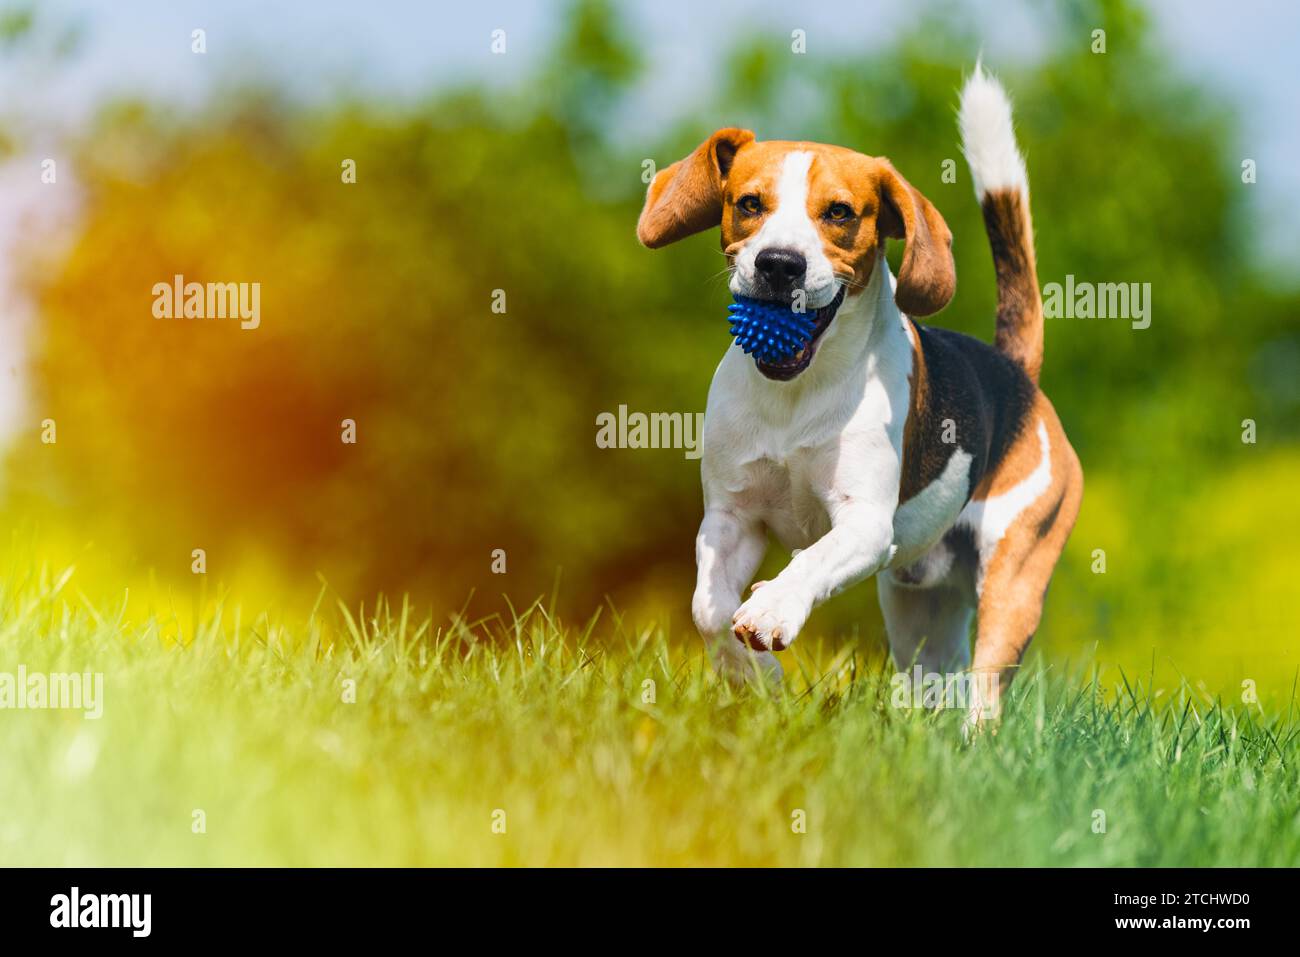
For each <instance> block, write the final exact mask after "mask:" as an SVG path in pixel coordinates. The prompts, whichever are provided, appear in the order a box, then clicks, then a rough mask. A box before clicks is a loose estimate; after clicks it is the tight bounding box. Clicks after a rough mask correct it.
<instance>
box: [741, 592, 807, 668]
mask: <svg viewBox="0 0 1300 957" xmlns="http://www.w3.org/2000/svg"><path fill="white" fill-rule="evenodd" d="M808 610H809V605H808V602H807V601H805V600H804V599H802V598H801V597H799V596H798V595H795V594H793V593H791V592H790V591H789V590H788V589H786V588H783V587H782V586H781V585H780V584H779V583H778V582H776V581H770V582H764V583H763V588H762V590H761V591H755V592H753V593H751V594H750V596H749V600H748V601H747V602H745V603H744V604H743V605H741V606H740V608H738V609H737V610H736V614H735V615H733V616H732V618H731V625H732V632H733V633H734V634H735V636H736V638H737V640H739V641H740V642H741V643H742V644H745V645H748V646H749V647H750V648H753V649H754V650H755V651H783V650H784V649H786V648H788V647H790V644H791V642H793V641H794V640H795V638H797V637H798V636H799V630H800V629H801V628H803V625H804V622H805V621H806V620H807V619H808Z"/></svg>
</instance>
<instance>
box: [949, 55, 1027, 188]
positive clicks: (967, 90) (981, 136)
mask: <svg viewBox="0 0 1300 957" xmlns="http://www.w3.org/2000/svg"><path fill="white" fill-rule="evenodd" d="M957 122H958V125H959V126H960V127H961V149H962V152H963V153H964V154H966V162H967V163H969V164H970V171H971V177H972V179H974V181H975V196H976V198H978V199H979V200H980V201H981V202H983V200H984V197H985V195H986V194H988V193H990V192H993V191H995V190H1004V189H1013V190H1019V191H1021V192H1025V193H1028V192H1029V177H1028V176H1027V175H1026V174H1025V160H1024V157H1022V156H1021V155H1020V150H1019V149H1018V148H1017V147H1016V134H1015V130H1014V129H1013V128H1012V125H1011V101H1010V100H1009V99H1008V98H1007V94H1006V91H1005V90H1003V89H1002V84H1000V83H998V81H997V80H995V79H994V78H993V77H991V76H989V75H988V74H987V73H985V72H984V70H983V69H982V68H981V67H980V65H979V64H978V63H976V64H975V72H974V73H972V74H971V75H970V78H969V79H968V80H967V81H966V85H965V86H964V87H962V91H961V108H960V110H959V111H958V114H957Z"/></svg>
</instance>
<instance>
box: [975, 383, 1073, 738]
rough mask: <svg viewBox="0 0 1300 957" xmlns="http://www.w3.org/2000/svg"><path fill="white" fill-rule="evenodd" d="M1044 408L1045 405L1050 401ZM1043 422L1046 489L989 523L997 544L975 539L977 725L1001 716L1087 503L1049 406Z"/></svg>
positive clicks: (1040, 435)
mask: <svg viewBox="0 0 1300 957" xmlns="http://www.w3.org/2000/svg"><path fill="white" fill-rule="evenodd" d="M1041 406H1046V400H1043V402H1042V403H1041ZM1041 406H1040V407H1041ZM1042 420H1043V421H1042V424H1041V425H1039V427H1038V430H1037V431H1038V437H1037V438H1035V439H1034V441H1035V442H1036V443H1038V442H1039V441H1040V440H1041V445H1042V447H1043V449H1044V450H1045V451H1046V452H1047V455H1046V456H1045V459H1046V461H1047V462H1049V463H1050V468H1043V467H1042V466H1039V467H1038V468H1036V469H1035V471H1036V472H1038V471H1040V470H1041V471H1042V473H1043V474H1046V475H1048V476H1049V477H1048V479H1047V480H1046V481H1045V483H1044V484H1045V485H1046V487H1045V488H1044V489H1043V491H1042V492H1041V494H1039V495H1037V496H1036V497H1035V498H1034V499H1033V500H1032V501H1030V502H1028V503H1025V504H1024V505H1023V507H1021V508H1020V510H1019V511H1018V512H1017V513H1016V514H1015V515H1014V517H1010V518H1009V520H1008V521H1006V522H986V523H985V534H986V535H987V534H989V528H990V527H992V528H993V530H994V531H996V532H998V533H1000V534H998V535H997V538H996V539H995V540H989V539H985V540H983V541H981V539H980V534H979V533H978V532H977V535H976V542H977V545H978V546H979V549H980V567H979V572H978V578H977V588H978V591H979V611H978V617H979V623H978V625H977V628H976V639H975V661H974V663H973V665H972V671H973V672H974V673H975V676H976V678H977V679H981V678H982V680H977V681H975V682H973V686H974V688H975V689H976V692H977V694H980V695H981V697H982V700H980V701H978V702H977V703H976V705H975V706H974V707H972V708H971V711H970V715H969V718H968V721H969V723H970V724H972V725H974V724H979V723H980V722H981V721H983V720H985V719H988V718H996V717H997V716H998V715H999V713H1000V711H1001V700H1000V699H1001V694H1002V692H1004V691H1005V690H1006V689H1007V687H1008V686H1009V685H1010V684H1011V681H1012V679H1013V678H1014V677H1015V673H1016V670H1017V669H1018V668H1019V666H1020V660H1021V658H1022V657H1023V656H1024V653H1025V649H1026V648H1028V647H1029V642H1030V640H1031V639H1032V638H1033V637H1034V632H1035V631H1037V630H1038V623H1039V620H1040V619H1041V617H1042V613H1043V601H1044V599H1045V598H1046V596H1047V586H1048V583H1049V582H1050V581H1051V579H1052V572H1053V570H1054V569H1055V568H1056V562H1057V560H1058V559H1059V558H1060V557H1061V552H1062V551H1063V550H1064V548H1065V542H1066V539H1068V538H1069V537H1070V530H1071V529H1072V528H1073V527H1074V520H1075V518H1076V517H1077V516H1078V514H1079V504H1080V502H1081V501H1082V499H1083V470H1082V468H1080V466H1079V459H1078V457H1077V456H1076V455H1075V454H1074V449H1072V448H1070V445H1069V442H1068V441H1066V439H1065V433H1064V432H1062V431H1061V427H1060V423H1059V422H1058V421H1057V419H1056V416H1055V414H1054V413H1052V412H1051V409H1050V406H1047V407H1046V411H1045V412H1044V414H1043V416H1042ZM1030 434H1032V433H1030ZM1028 437H1029V436H1028V435H1027V436H1026V440H1027V439H1028ZM1013 493H1014V489H1013ZM991 498H992V497H990V500H991ZM1007 500H1013V499H1012V498H1010V497H1009V498H1008V499H1007Z"/></svg>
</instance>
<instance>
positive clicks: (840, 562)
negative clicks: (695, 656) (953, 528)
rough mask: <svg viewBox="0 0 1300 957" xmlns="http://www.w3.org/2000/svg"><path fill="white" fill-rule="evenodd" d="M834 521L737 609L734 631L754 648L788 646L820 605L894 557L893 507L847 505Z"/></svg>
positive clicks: (774, 649) (768, 648)
mask: <svg viewBox="0 0 1300 957" xmlns="http://www.w3.org/2000/svg"><path fill="white" fill-rule="evenodd" d="M832 522H833V524H832V526H831V530H830V531H829V532H827V533H826V534H825V535H824V536H822V538H820V539H818V540H817V541H816V542H814V543H813V544H812V545H810V546H808V547H807V548H805V549H804V550H803V551H801V552H799V554H797V555H796V556H795V557H794V558H792V559H791V560H790V564H788V565H786V567H785V568H784V569H783V570H782V572H781V574H779V575H777V576H776V578H774V579H772V580H771V581H770V582H767V583H766V584H764V585H763V586H762V588H760V589H758V590H756V591H755V592H754V593H753V594H752V595H751V596H750V597H749V600H748V601H746V602H745V603H744V604H743V605H741V606H740V608H739V610H737V612H736V614H735V616H734V619H733V622H732V624H733V628H734V630H735V635H736V637H737V638H739V639H740V640H741V641H744V642H745V643H746V644H747V645H749V647H751V648H753V649H755V650H757V651H767V650H772V651H780V650H782V649H783V648H786V647H788V646H789V645H790V643H791V642H792V641H794V639H795V638H796V637H797V636H798V634H799V631H800V629H802V628H803V626H804V622H805V621H807V620H808V615H809V614H810V613H811V612H812V610H813V608H814V607H815V606H816V605H819V604H821V603H822V602H823V601H825V600H826V599H827V598H830V597H831V596H832V595H834V594H837V593H838V592H840V591H843V590H844V589H845V588H848V587H849V586H850V585H854V584H856V583H857V582H860V581H862V579H864V578H866V577H867V576H868V575H872V574H874V573H875V572H877V571H879V570H880V569H881V568H882V567H883V566H884V565H885V564H887V563H888V561H889V559H890V558H891V557H892V556H893V551H894V546H893V537H894V524H893V513H892V511H889V510H887V509H882V508H880V507H878V506H874V505H862V504H854V503H848V504H845V505H843V506H842V507H841V508H840V509H839V510H838V512H837V513H836V514H835V515H834V516H833V519H832Z"/></svg>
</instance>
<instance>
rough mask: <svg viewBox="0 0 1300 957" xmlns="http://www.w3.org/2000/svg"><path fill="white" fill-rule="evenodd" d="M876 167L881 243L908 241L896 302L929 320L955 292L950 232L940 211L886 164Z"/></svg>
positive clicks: (913, 314)
mask: <svg viewBox="0 0 1300 957" xmlns="http://www.w3.org/2000/svg"><path fill="white" fill-rule="evenodd" d="M880 165H881V172H880V179H879V183H880V214H879V218H878V219H877V223H878V226H877V228H878V230H879V232H880V235H881V237H882V238H885V237H888V238H890V239H903V240H906V241H907V247H906V248H905V249H904V250H903V264H902V266H901V267H900V268H899V270H898V288H897V289H896V290H895V291H894V302H896V303H898V308H899V309H901V310H902V311H903V312H905V313H906V314H907V315H909V316H929V315H933V314H934V313H936V312H938V311H939V310H940V309H942V308H943V307H944V306H946V305H948V301H949V300H950V299H952V294H953V292H954V291H955V290H956V288H957V268H956V266H955V265H953V261H952V233H951V232H950V231H949V229H948V224H947V223H945V222H944V221H943V217H942V216H940V215H939V211H938V210H937V209H935V208H934V206H933V205H931V203H930V201H929V200H928V199H926V198H925V197H924V196H922V195H921V194H920V192H918V191H917V189H916V188H915V187H914V186H912V184H911V183H909V182H908V181H907V180H905V179H903V176H902V174H901V173H899V172H898V170H896V169H894V167H893V165H892V164H891V163H890V162H889V160H883V159H882V160H881V161H880Z"/></svg>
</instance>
